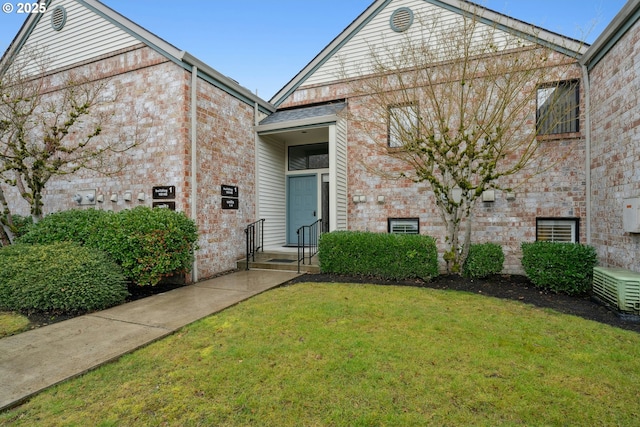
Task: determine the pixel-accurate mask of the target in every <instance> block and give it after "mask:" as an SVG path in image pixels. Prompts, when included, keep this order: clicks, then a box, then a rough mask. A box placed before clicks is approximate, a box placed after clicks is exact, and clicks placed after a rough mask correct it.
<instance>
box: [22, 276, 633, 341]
mask: <svg viewBox="0 0 640 427" xmlns="http://www.w3.org/2000/svg"><path fill="white" fill-rule="evenodd" d="M227 273H228V272H227ZM300 282H337V283H372V284H379V285H395V286H398V285H399V286H416V287H423V288H432V289H443V290H453V291H464V292H471V293H475V294H481V295H486V296H490V297H495V298H504V299H510V300H514V301H520V302H523V303H525V304H531V305H534V306H537V307H544V308H550V309H553V310H556V311H558V312H560V313H565V314H571V315H574V316H579V317H582V318H585V319H589V320H593V321H596V322H600V323H605V324H607V325H611V326H614V327H618V328H621V329H627V330H630V331H634V332H637V333H640V316H628V315H627V316H620V315H619V314H618V313H617V312H615V311H614V310H610V309H609V308H607V307H606V306H604V305H602V304H601V303H599V302H597V301H596V300H595V299H594V298H592V297H591V296H590V295H583V296H569V295H563V294H555V293H552V292H548V291H544V290H540V289H538V288H536V287H535V286H534V285H533V284H532V283H531V282H530V281H529V279H527V278H526V277H524V276H518V275H498V276H492V277H490V278H487V279H467V278H464V277H460V276H457V275H441V276H438V277H437V278H436V279H434V280H432V281H429V282H425V281H423V280H418V279H416V280H405V281H392V280H380V279H376V278H372V277H354V276H342V275H335V274H304V275H302V276H299V277H297V278H295V279H293V280H291V281H289V282H287V284H293V283H300ZM180 286H182V285H181V284H175V283H173V284H172V283H167V284H159V285H156V286H135V287H131V288H130V289H129V291H130V292H131V296H130V297H129V298H128V299H127V301H135V300H138V299H141V298H146V297H148V296H151V295H155V294H158V293H163V292H167V291H170V290H172V289H175V288H177V287H180ZM28 317H29V320H30V321H31V328H32V329H34V328H38V327H41V326H45V325H48V324H51V323H56V322H60V321H62V320H67V319H70V318H73V317H75V316H74V315H61V314H46V313H45V314H43V313H33V314H29V315H28Z"/></svg>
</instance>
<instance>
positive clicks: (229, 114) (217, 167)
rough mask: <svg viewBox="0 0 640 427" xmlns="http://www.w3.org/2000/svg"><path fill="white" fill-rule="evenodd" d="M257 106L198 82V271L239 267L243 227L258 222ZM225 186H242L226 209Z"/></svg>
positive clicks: (208, 272)
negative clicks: (233, 203)
mask: <svg viewBox="0 0 640 427" xmlns="http://www.w3.org/2000/svg"><path fill="white" fill-rule="evenodd" d="M253 114H254V111H253V107H251V106H249V105H247V104H245V103H243V102H241V101H239V100H237V99H235V98H232V97H231V96H229V95H226V94H224V93H223V92H222V91H221V90H220V89H217V88H215V87H213V86H211V85H210V84H208V83H206V82H204V81H203V80H199V81H198V130H197V134H198V138H197V139H198V206H197V211H198V226H199V229H200V249H199V250H198V259H199V267H198V269H199V275H200V277H202V278H204V277H208V276H211V275H213V274H215V273H217V272H220V271H226V270H230V269H233V268H235V261H236V260H237V259H239V258H242V257H243V256H244V252H245V235H244V228H245V227H246V226H247V224H249V223H251V222H253V221H255V220H256V219H257V218H255V212H256V209H255V191H256V190H255V148H254V147H255V140H254V132H253ZM221 185H231V186H236V187H238V196H239V197H238V201H239V207H238V209H237V210H235V209H222V206H221V204H222V196H221Z"/></svg>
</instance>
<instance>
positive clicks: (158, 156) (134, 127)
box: [8, 46, 255, 278]
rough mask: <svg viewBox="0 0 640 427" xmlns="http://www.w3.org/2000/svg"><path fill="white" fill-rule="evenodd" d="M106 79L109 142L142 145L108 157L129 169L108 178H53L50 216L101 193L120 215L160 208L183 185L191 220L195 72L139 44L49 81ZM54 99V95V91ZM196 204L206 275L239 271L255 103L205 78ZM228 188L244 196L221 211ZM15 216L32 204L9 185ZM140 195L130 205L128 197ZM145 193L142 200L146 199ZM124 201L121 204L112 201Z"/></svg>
mask: <svg viewBox="0 0 640 427" xmlns="http://www.w3.org/2000/svg"><path fill="white" fill-rule="evenodd" d="M69 72H73V73H79V74H82V75H90V76H92V77H93V78H94V79H95V80H98V81H108V84H107V88H106V90H105V91H104V96H105V98H106V99H107V100H109V101H113V104H114V105H115V108H112V109H111V110H109V112H110V114H113V115H112V117H111V119H110V120H109V123H108V125H107V126H105V128H104V130H103V133H102V135H101V138H103V139H113V138H116V139H117V138H129V139H130V138H134V137H136V138H138V139H139V140H140V144H139V145H138V146H137V147H134V148H132V149H130V150H128V151H126V152H123V153H120V154H117V155H114V156H113V157H111V158H107V160H106V162H107V164H116V163H119V164H120V163H121V164H122V165H123V166H124V167H123V168H122V169H121V170H120V171H118V172H117V173H114V174H110V175H108V176H105V175H101V174H98V173H96V172H94V171H91V170H81V171H79V172H77V173H75V174H73V175H69V176H65V177H56V178H53V179H52V180H51V181H50V182H49V183H48V184H47V187H46V191H45V197H44V203H45V214H47V213H51V212H57V211H62V210H68V209H73V208H78V205H77V204H76V202H75V201H73V199H72V197H73V195H74V194H75V193H76V192H77V191H79V190H85V189H94V190H96V194H97V195H102V196H103V197H104V202H102V203H96V204H95V206H91V207H95V208H96V209H103V210H113V211H119V210H122V209H129V208H133V207H135V206H139V205H144V206H152V203H153V200H152V188H153V187H154V186H175V188H176V198H175V206H176V210H178V211H183V212H185V213H186V214H187V215H188V216H190V215H191V131H190V129H191V112H190V105H191V101H190V96H191V93H190V90H191V74H190V73H189V72H187V71H185V70H184V69H183V68H181V67H180V66H178V65H176V64H174V63H173V62H170V61H169V60H167V59H166V58H164V57H163V56H161V55H159V54H158V53H156V52H155V51H153V50H152V49H149V48H147V47H141V46H138V47H136V48H134V49H129V50H126V51H122V52H118V53H117V54H115V55H109V56H105V57H101V58H98V59H96V60H94V61H91V62H88V63H85V64H80V65H79V66H77V67H75V68H73V69H70V70H64V71H62V72H60V73H58V74H54V75H52V76H51V81H53V82H62V81H63V79H64V76H65V75H66V73H69ZM51 96H56V93H55V92H52V94H51ZM197 108H198V110H197V117H198V130H197V134H198V138H197V142H198V153H197V155H198V166H197V170H198V177H197V178H198V205H197V212H198V215H197V218H196V220H197V224H198V229H199V234H200V239H199V245H200V249H199V250H198V252H197V259H198V271H199V278H206V277H209V276H212V275H214V274H216V273H219V272H221V271H225V270H229V269H232V268H234V267H235V260H236V259H237V258H239V257H240V256H241V255H242V254H243V253H244V233H243V230H244V226H246V224H248V223H249V222H251V221H253V220H254V218H253V216H254V212H255V200H254V193H255V188H254V181H255V177H254V137H253V107H252V106H249V105H246V104H245V103H242V102H240V101H238V100H237V99H235V98H234V97H232V96H231V95H228V94H227V93H225V92H224V91H222V90H220V89H218V88H215V87H214V86H212V85H211V84H209V83H208V82H206V81H204V80H202V79H199V80H198V107H197ZM221 184H228V185H236V186H238V187H239V190H240V198H239V200H240V208H239V209H238V210H229V211H227V210H224V211H223V210H222V209H221V196H220V186H221ZM8 192H9V193H10V194H9V198H10V199H11V203H12V207H13V210H14V212H15V213H20V214H23V215H27V214H28V213H29V208H28V205H27V204H26V203H24V202H23V201H22V200H21V198H20V197H19V196H18V194H17V192H16V191H15V189H9V191H8ZM126 192H130V193H131V194H132V200H131V201H125V200H124V194H125V193H126ZM139 193H144V196H145V199H144V201H138V200H137V196H138V194H139ZM112 195H117V197H118V200H117V202H112V201H111V200H110V198H111V196H112Z"/></svg>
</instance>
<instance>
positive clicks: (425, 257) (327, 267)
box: [318, 231, 438, 280]
mask: <svg viewBox="0 0 640 427" xmlns="http://www.w3.org/2000/svg"><path fill="white" fill-rule="evenodd" d="M318 257H319V260H320V270H321V271H322V272H323V273H334V274H348V275H356V276H372V277H378V278H383V279H394V280H400V279H409V278H416V277H417V278H421V279H424V280H429V279H431V278H433V277H436V276H437V275H438V252H437V249H436V242H435V240H434V239H433V238H432V237H429V236H420V235H415V234H413V235H410V234H383V233H370V232H357V231H334V232H332V233H325V234H323V235H322V236H321V237H320V243H319V254H318Z"/></svg>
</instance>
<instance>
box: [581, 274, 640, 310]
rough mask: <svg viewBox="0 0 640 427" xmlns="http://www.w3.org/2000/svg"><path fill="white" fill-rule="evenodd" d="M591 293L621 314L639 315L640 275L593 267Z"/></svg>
mask: <svg viewBox="0 0 640 427" xmlns="http://www.w3.org/2000/svg"><path fill="white" fill-rule="evenodd" d="M593 293H594V295H595V296H597V297H598V298H600V299H601V300H603V301H604V302H606V303H607V304H609V305H611V306H613V307H616V308H617V309H618V310H619V311H621V312H623V313H631V314H640V273H635V272H633V271H630V270H625V269H624V268H605V267H594V269H593Z"/></svg>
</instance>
